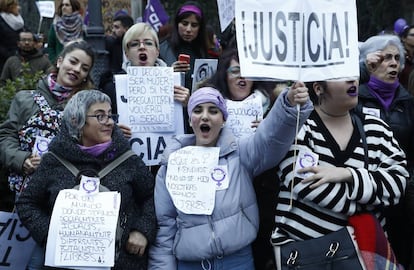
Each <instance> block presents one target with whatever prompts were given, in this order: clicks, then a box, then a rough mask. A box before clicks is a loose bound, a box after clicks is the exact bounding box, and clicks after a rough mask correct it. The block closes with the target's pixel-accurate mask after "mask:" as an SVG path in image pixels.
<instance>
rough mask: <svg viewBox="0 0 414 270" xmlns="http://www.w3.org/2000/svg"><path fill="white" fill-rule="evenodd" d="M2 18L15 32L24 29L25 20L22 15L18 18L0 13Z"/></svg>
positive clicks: (11, 14) (10, 14)
mask: <svg viewBox="0 0 414 270" xmlns="http://www.w3.org/2000/svg"><path fill="white" fill-rule="evenodd" d="M0 16H1V17H2V18H3V20H4V21H5V22H6V23H7V25H8V26H10V28H11V29H13V30H14V31H17V30H19V29H22V28H23V26H24V20H23V17H22V15H20V14H19V15H17V16H16V15H14V14H13V13H7V12H0Z"/></svg>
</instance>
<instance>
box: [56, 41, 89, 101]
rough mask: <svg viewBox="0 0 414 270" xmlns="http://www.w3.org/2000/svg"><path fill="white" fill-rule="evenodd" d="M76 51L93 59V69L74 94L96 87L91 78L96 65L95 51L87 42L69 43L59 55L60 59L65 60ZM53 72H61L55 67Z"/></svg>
mask: <svg viewBox="0 0 414 270" xmlns="http://www.w3.org/2000/svg"><path fill="white" fill-rule="evenodd" d="M74 50H82V51H84V52H85V53H86V54H87V55H88V56H90V57H91V68H90V70H89V72H88V75H87V76H86V78H85V80H83V81H82V83H81V84H80V85H79V86H77V87H75V88H74V89H73V90H75V91H72V92H73V94H75V93H77V92H78V91H80V90H84V89H93V88H95V87H94V83H93V80H92V77H91V72H92V68H93V65H94V63H95V51H94V50H93V48H92V46H91V45H90V44H89V43H88V42H86V41H85V40H81V39H79V40H74V41H70V42H68V43H67V44H66V45H65V47H63V50H62V52H61V53H60V54H59V56H58V58H59V57H61V58H65V56H66V55H67V54H68V53H70V52H73V51H74ZM52 72H56V73H58V72H59V68H58V67H57V66H56V65H55V67H54V68H53V69H52Z"/></svg>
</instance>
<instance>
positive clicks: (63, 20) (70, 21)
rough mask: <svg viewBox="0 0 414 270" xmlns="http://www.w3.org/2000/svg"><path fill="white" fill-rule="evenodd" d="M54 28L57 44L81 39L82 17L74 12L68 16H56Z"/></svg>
mask: <svg viewBox="0 0 414 270" xmlns="http://www.w3.org/2000/svg"><path fill="white" fill-rule="evenodd" d="M54 28H55V32H56V37H57V38H58V40H59V42H60V43H62V44H65V43H67V42H69V41H71V40H75V39H78V38H82V31H83V22H82V16H81V15H80V14H79V12H77V11H75V12H73V13H72V14H70V15H63V16H62V17H59V16H56V18H55V23H54Z"/></svg>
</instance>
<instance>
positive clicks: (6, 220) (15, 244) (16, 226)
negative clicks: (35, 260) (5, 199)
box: [0, 211, 35, 270]
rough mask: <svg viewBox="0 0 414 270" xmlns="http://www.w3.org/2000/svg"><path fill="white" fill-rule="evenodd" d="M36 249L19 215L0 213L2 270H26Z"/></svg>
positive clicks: (0, 260) (0, 262)
mask: <svg viewBox="0 0 414 270" xmlns="http://www.w3.org/2000/svg"><path fill="white" fill-rule="evenodd" d="M34 247H35V242H34V241H33V239H32V238H31V237H30V233H29V232H28V231H27V229H26V228H25V227H24V226H23V224H22V223H21V222H20V219H19V217H18V215H17V214H16V213H9V212H2V211H0V269H1V270H3V269H10V270H14V269H26V265H27V263H28V262H29V260H30V254H31V253H32V251H33V248H34Z"/></svg>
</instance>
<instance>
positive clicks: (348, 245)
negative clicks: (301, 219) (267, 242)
mask: <svg viewBox="0 0 414 270" xmlns="http://www.w3.org/2000/svg"><path fill="white" fill-rule="evenodd" d="M274 252H275V258H276V267H277V269H278V270H292V269H304V270H328V269H332V270H363V269H365V265H364V263H363V261H362V258H361V256H360V253H359V249H358V246H357V244H356V242H355V241H354V237H353V228H352V227H349V226H347V227H344V228H342V229H340V230H339V231H336V232H332V233H329V234H327V235H324V236H322V237H319V238H313V239H309V240H304V241H292V242H289V243H287V244H284V245H281V246H274Z"/></svg>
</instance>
